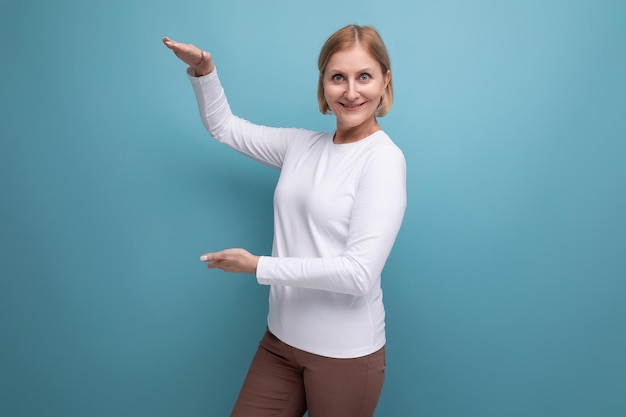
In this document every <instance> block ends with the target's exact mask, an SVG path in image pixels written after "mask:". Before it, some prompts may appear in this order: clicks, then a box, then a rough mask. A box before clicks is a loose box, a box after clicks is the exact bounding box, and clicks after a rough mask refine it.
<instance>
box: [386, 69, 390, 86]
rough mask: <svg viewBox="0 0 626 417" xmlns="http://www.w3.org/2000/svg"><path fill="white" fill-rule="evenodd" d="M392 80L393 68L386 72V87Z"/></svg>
mask: <svg viewBox="0 0 626 417" xmlns="http://www.w3.org/2000/svg"><path fill="white" fill-rule="evenodd" d="M390 82H391V70H387V72H386V73H385V88H387V86H388V85H389V83H390Z"/></svg>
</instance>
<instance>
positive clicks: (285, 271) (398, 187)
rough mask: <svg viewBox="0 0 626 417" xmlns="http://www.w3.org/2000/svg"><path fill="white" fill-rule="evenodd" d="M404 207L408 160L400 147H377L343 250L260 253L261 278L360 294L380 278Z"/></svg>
mask: <svg viewBox="0 0 626 417" xmlns="http://www.w3.org/2000/svg"><path fill="white" fill-rule="evenodd" d="M405 208H406V163H405V159H404V155H403V154H402V152H401V151H400V150H399V149H398V148H396V147H391V146H388V147H385V148H383V149H381V150H379V151H377V152H376V154H375V155H374V156H373V157H372V158H371V159H370V161H369V162H368V163H367V164H366V166H365V167H364V171H363V173H362V174H361V177H360V178H359V187H358V192H357V195H356V199H355V201H354V205H353V209H352V215H351V218H350V224H349V233H348V236H347V240H346V245H345V251H344V252H343V254H341V255H340V256H334V257H325V258H284V257H280V258H279V257H268V256H262V257H261V258H260V260H259V263H258V266H257V281H258V282H259V283H260V284H266V285H289V286H294V287H303V288H310V289H318V290H326V291H332V292H338V293H345V294H351V295H356V296H362V295H365V294H367V293H369V291H370V290H371V288H372V287H373V286H374V285H376V284H377V283H378V285H379V279H380V274H381V272H382V269H383V267H384V265H385V262H386V261H387V258H388V256H389V253H390V252H391V249H392V247H393V244H394V242H395V239H396V236H397V234H398V232H399V229H400V226H401V223H402V220H403V217H404V212H405Z"/></svg>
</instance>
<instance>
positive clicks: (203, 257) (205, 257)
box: [200, 255, 209, 262]
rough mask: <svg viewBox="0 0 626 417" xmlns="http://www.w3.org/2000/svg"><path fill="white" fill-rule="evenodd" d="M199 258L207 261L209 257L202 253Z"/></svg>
mask: <svg viewBox="0 0 626 417" xmlns="http://www.w3.org/2000/svg"><path fill="white" fill-rule="evenodd" d="M200 260H201V261H203V262H204V261H208V260H209V257H208V256H206V255H202V256H201V257H200Z"/></svg>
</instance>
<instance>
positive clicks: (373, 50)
mask: <svg viewBox="0 0 626 417" xmlns="http://www.w3.org/2000/svg"><path fill="white" fill-rule="evenodd" d="M355 45H360V46H362V47H363V48H364V49H365V50H366V51H367V52H369V54H370V55H372V57H373V58H374V59H375V60H376V61H377V62H378V63H379V64H380V68H381V70H382V72H383V75H385V74H387V72H388V71H390V70H391V62H390V59H389V54H388V53H387V47H386V46H385V43H384V42H383V40H382V38H381V37H380V35H379V34H378V32H377V31H376V29H374V28H373V27H371V26H358V25H348V26H345V27H343V28H341V29H339V30H338V31H336V32H335V33H333V34H332V35H331V36H330V37H329V38H328V40H326V43H325V44H324V46H323V47H322V50H321V51H320V56H319V58H318V60H317V67H318V69H319V70H320V75H319V80H318V83H317V103H318V106H319V109H320V112H322V114H328V113H330V107H329V106H328V102H327V101H326V98H325V97H324V84H323V78H324V71H325V70H326V65H327V64H328V60H329V59H330V57H331V56H332V55H333V54H334V53H335V52H338V51H341V50H345V49H347V48H350V47H352V46H355ZM392 103H393V85H392V82H391V73H389V84H387V87H386V88H385V91H384V93H383V96H382V98H381V100H380V104H379V106H378V109H377V110H376V116H379V117H382V116H384V115H385V114H387V113H388V112H389V110H390V109H391V104H392Z"/></svg>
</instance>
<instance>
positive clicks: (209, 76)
mask: <svg viewBox="0 0 626 417" xmlns="http://www.w3.org/2000/svg"><path fill="white" fill-rule="evenodd" d="M187 76H188V77H189V80H190V81H191V82H192V83H194V84H204V83H207V82H211V81H213V80H215V79H217V68H214V69H213V71H211V72H209V73H208V74H207V75H202V76H200V77H196V72H195V71H194V70H193V68H191V67H187Z"/></svg>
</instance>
